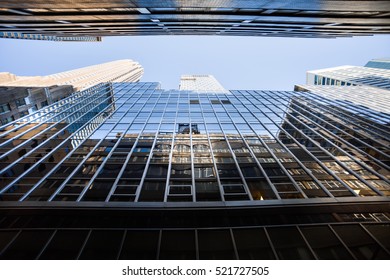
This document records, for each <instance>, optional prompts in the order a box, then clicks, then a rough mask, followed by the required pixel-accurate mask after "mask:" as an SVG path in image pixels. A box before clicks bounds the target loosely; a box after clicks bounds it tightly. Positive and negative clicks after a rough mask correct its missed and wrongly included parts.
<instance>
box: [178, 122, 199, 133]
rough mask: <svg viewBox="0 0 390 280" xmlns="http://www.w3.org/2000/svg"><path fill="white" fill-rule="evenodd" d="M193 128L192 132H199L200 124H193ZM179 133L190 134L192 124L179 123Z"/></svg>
mask: <svg viewBox="0 0 390 280" xmlns="http://www.w3.org/2000/svg"><path fill="white" fill-rule="evenodd" d="M191 130H192V134H199V130H198V125H197V124H191ZM178 133H181V134H190V133H191V131H190V124H188V123H179V130H178Z"/></svg>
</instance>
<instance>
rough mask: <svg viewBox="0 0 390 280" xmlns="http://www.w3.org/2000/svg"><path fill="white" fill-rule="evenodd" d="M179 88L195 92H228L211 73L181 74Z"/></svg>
mask: <svg viewBox="0 0 390 280" xmlns="http://www.w3.org/2000/svg"><path fill="white" fill-rule="evenodd" d="M179 89H180V90H192V91H197V92H202V91H205V92H228V91H227V90H226V89H225V88H224V87H223V86H222V85H221V84H220V83H219V82H218V81H217V79H215V78H214V76H212V75H182V76H181V78H180V85H179Z"/></svg>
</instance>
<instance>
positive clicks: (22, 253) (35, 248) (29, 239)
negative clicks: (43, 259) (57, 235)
mask: <svg viewBox="0 0 390 280" xmlns="http://www.w3.org/2000/svg"><path fill="white" fill-rule="evenodd" d="M51 234H52V231H49V230H26V231H23V232H21V233H20V234H19V236H18V237H17V238H16V239H15V240H14V242H12V244H11V245H10V247H8V249H7V250H6V251H5V253H4V254H3V255H2V256H1V257H2V258H3V259H11V260H15V259H16V260H17V259H19V260H32V259H35V258H36V257H38V254H39V253H40V252H41V250H42V248H43V246H44V245H45V244H46V242H47V241H48V240H49V238H50V235H51Z"/></svg>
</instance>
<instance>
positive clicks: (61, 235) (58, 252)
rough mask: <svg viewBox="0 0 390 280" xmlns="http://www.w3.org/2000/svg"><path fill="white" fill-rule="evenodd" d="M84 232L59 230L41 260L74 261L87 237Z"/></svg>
mask: <svg viewBox="0 0 390 280" xmlns="http://www.w3.org/2000/svg"><path fill="white" fill-rule="evenodd" d="M87 234H88V231H86V230H77V231H76V230H59V231H57V232H56V234H55V235H54V237H53V239H52V240H51V241H50V243H49V245H48V246H47V248H46V249H45V251H44V252H43V254H42V255H41V257H40V259H42V260H74V259H76V258H77V256H78V255H79V252H80V250H81V247H82V245H83V243H84V241H85V238H86V237H87Z"/></svg>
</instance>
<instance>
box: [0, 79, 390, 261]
mask: <svg viewBox="0 0 390 280" xmlns="http://www.w3.org/2000/svg"><path fill="white" fill-rule="evenodd" d="M159 88H160V86H159V84H157V83H113V84H100V85H97V86H94V87H91V88H88V89H86V90H84V91H81V92H77V93H75V95H72V96H70V97H68V98H66V99H63V100H61V101H59V102H57V103H55V104H52V105H50V106H48V107H46V108H44V109H41V110H39V111H37V112H35V113H34V114H31V115H30V116H28V117H24V118H21V119H19V120H17V121H14V122H12V123H10V124H7V125H4V126H1V127H0V137H1V138H0V139H1V140H0V149H1V155H0V159H1V162H0V174H1V176H2V179H1V188H0V199H1V201H0V213H1V216H0V217H1V218H0V227H1V229H0V240H1V242H0V257H1V258H2V259H389V258H390V252H389V250H390V243H389V238H388V237H389V233H390V214H389V213H390V199H389V196H390V184H389V179H390V178H389V176H390V172H389V162H390V161H389V147H390V134H389V123H390V116H389V115H386V114H383V115H381V114H377V112H376V111H374V110H372V109H368V108H367V109H366V115H361V114H359V112H357V111H351V110H352V109H351V108H347V106H348V105H349V104H350V103H349V102H347V101H342V100H339V101H338V102H335V101H334V100H331V99H328V98H325V97H322V96H319V95H316V94H313V93H311V92H287V91H257V90H234V91H227V92H218V93H216V92H209V93H207V92H205V91H202V92H199V91H190V90H168V91H167V90H161V89H159ZM76 100H77V102H75V101H76Z"/></svg>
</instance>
